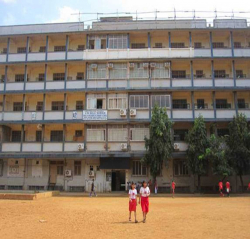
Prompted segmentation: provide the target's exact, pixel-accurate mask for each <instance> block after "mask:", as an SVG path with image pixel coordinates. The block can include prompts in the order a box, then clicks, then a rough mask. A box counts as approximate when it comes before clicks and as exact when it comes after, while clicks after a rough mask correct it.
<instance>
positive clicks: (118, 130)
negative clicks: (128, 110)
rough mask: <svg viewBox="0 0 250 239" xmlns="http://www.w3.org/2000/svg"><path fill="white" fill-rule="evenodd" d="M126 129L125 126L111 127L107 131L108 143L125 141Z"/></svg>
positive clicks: (126, 138) (126, 137)
mask: <svg viewBox="0 0 250 239" xmlns="http://www.w3.org/2000/svg"><path fill="white" fill-rule="evenodd" d="M127 140H128V129H127V127H126V126H125V125H112V126H109V129H108V141H115V142H116V141H127Z"/></svg>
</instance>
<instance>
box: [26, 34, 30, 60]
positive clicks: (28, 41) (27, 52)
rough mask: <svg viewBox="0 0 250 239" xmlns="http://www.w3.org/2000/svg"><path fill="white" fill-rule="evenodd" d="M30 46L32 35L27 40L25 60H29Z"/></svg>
mask: <svg viewBox="0 0 250 239" xmlns="http://www.w3.org/2000/svg"><path fill="white" fill-rule="evenodd" d="M29 46H30V37H29V36H28V37H27V40H26V56H25V61H26V62H27V61H28V54H29Z"/></svg>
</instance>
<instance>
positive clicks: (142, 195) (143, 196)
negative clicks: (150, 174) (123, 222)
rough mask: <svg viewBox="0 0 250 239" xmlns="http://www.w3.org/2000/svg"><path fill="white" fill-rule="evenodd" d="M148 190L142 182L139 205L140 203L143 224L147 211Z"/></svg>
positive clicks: (145, 183)
mask: <svg viewBox="0 0 250 239" xmlns="http://www.w3.org/2000/svg"><path fill="white" fill-rule="evenodd" d="M149 195H150V189H149V187H148V186H147V182H145V181H143V183H142V187H141V189H140V198H139V204H140V203H141V208H142V213H143V223H145V222H146V216H147V214H148V211H149V200H148V197H149Z"/></svg>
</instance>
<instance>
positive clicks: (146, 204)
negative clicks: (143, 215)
mask: <svg viewBox="0 0 250 239" xmlns="http://www.w3.org/2000/svg"><path fill="white" fill-rule="evenodd" d="M141 209H142V211H143V212H148V211H149V200H148V197H141Z"/></svg>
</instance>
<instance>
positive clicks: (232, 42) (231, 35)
mask: <svg viewBox="0 0 250 239" xmlns="http://www.w3.org/2000/svg"><path fill="white" fill-rule="evenodd" d="M230 40H231V50H232V57H234V38H233V32H232V31H230Z"/></svg>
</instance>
